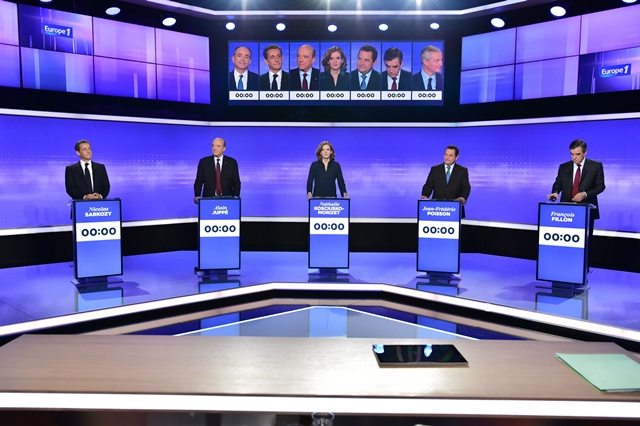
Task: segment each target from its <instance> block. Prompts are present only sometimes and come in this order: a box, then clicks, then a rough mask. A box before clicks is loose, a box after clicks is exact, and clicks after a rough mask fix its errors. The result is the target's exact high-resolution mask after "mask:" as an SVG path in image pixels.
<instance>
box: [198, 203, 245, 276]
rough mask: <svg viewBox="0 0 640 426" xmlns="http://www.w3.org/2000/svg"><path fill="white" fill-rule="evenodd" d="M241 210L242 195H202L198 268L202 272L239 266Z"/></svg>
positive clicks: (222, 271) (221, 271)
mask: <svg viewBox="0 0 640 426" xmlns="http://www.w3.org/2000/svg"><path fill="white" fill-rule="evenodd" d="M240 211H241V206H240V198H226V197H207V198H200V201H199V202H198V267H197V270H198V271H200V272H201V273H202V274H203V275H228V272H227V270H228V269H240Z"/></svg>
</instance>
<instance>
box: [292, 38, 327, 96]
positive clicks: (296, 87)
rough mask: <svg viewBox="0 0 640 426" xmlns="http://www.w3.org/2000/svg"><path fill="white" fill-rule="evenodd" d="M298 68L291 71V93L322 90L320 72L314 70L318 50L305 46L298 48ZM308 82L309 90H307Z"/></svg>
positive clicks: (316, 69)
mask: <svg viewBox="0 0 640 426" xmlns="http://www.w3.org/2000/svg"><path fill="white" fill-rule="evenodd" d="M297 58H298V59H297V60H298V68H294V69H292V70H291V72H290V73H291V75H290V77H291V91H300V90H320V70H319V69H318V68H313V63H314V62H315V61H316V49H314V48H313V47H311V46H309V45H308V44H303V45H302V46H300V47H299V48H298V56H297ZM305 80H306V82H307V84H306V86H307V88H306V89H305V83H304V81H305Z"/></svg>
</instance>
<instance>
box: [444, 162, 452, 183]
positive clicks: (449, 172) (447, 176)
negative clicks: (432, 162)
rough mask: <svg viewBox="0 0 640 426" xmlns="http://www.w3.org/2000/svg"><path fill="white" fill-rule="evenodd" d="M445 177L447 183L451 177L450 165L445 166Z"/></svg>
mask: <svg viewBox="0 0 640 426" xmlns="http://www.w3.org/2000/svg"><path fill="white" fill-rule="evenodd" d="M445 177H446V178H447V183H449V179H451V166H447V174H446V175H445Z"/></svg>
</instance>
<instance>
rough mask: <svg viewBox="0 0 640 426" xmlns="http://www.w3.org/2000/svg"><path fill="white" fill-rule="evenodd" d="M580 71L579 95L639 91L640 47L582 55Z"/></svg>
mask: <svg viewBox="0 0 640 426" xmlns="http://www.w3.org/2000/svg"><path fill="white" fill-rule="evenodd" d="M638 44H640V40H638ZM579 70H580V71H579V76H578V93H579V94H587V93H606V92H616V91H621V90H638V88H639V87H638V81H639V78H640V77H639V76H640V47H635V48H630V49H622V50H613V51H609V52H599V53H592V54H589V55H582V56H580V65H579Z"/></svg>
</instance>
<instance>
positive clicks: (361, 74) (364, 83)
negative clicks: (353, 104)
mask: <svg viewBox="0 0 640 426" xmlns="http://www.w3.org/2000/svg"><path fill="white" fill-rule="evenodd" d="M356 61H357V63H356V65H357V68H356V69H355V70H353V71H351V90H380V89H381V87H380V73H379V72H378V71H376V70H375V69H374V67H375V65H376V63H377V62H378V50H377V49H376V48H375V47H373V46H371V45H370V44H365V45H363V46H362V47H360V50H359V51H358V56H357V59H356Z"/></svg>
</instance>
